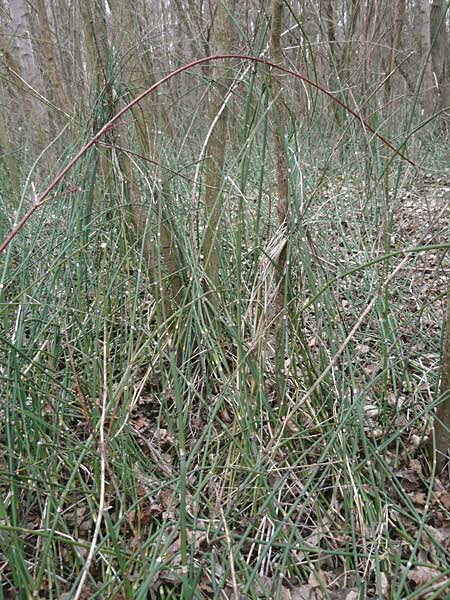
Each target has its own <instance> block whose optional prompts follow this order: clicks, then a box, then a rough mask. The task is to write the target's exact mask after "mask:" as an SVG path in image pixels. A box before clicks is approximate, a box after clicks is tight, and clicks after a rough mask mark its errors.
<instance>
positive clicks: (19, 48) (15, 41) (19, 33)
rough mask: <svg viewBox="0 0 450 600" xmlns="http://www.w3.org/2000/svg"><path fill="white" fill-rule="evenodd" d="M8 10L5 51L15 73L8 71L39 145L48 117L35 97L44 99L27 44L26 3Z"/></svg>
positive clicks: (16, 1) (15, 0)
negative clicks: (8, 24) (20, 96)
mask: <svg viewBox="0 0 450 600" xmlns="http://www.w3.org/2000/svg"><path fill="white" fill-rule="evenodd" d="M9 8H10V13H11V19H12V24H11V26H10V27H9V33H10V36H11V38H10V43H9V44H8V51H9V52H10V53H11V55H12V56H13V57H14V61H15V65H16V69H17V70H16V69H14V68H11V67H10V68H9V71H10V74H11V75H12V76H13V77H15V78H16V79H17V80H18V81H17V84H18V85H19V87H21V88H22V90H23V91H24V99H25V103H26V104H27V106H28V111H29V113H30V114H29V116H30V117H31V118H33V119H34V122H35V123H36V129H37V131H38V136H37V139H36V142H37V143H38V144H39V145H43V144H44V142H45V141H46V137H47V133H48V115H47V108H46V106H45V101H44V100H41V99H39V96H42V97H44V89H43V85H42V78H41V75H40V72H39V66H38V64H37V62H36V56H35V53H34V50H33V46H32V44H31V38H30V31H29V29H30V28H29V15H28V3H27V2H26V1H25V0H10V2H9ZM20 79H22V80H23V82H25V84H23V82H21V81H20Z"/></svg>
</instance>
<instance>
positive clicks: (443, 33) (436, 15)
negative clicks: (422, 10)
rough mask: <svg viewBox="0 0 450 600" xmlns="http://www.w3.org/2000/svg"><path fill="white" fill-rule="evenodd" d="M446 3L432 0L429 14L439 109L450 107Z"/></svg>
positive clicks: (449, 46) (449, 51) (449, 52)
mask: <svg viewBox="0 0 450 600" xmlns="http://www.w3.org/2000/svg"><path fill="white" fill-rule="evenodd" d="M447 4H448V3H447V0H433V3H432V5H431V14H430V22H431V41H433V40H435V43H434V45H433V47H432V49H431V58H432V64H433V71H434V74H435V76H436V80H437V83H438V88H439V89H438V93H439V99H438V108H439V109H443V108H447V109H448V107H450V43H449V35H448V33H447V29H446V27H445V17H444V15H445V13H446V12H447V10H448V8H447ZM443 17H444V18H443Z"/></svg>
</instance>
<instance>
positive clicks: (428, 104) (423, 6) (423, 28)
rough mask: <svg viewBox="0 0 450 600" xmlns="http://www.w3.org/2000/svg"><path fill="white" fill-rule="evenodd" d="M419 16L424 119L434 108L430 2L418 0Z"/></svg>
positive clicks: (434, 87) (434, 88) (434, 91)
mask: <svg viewBox="0 0 450 600" xmlns="http://www.w3.org/2000/svg"><path fill="white" fill-rule="evenodd" d="M418 8H419V14H420V50H421V57H422V64H423V65H424V67H423V68H424V76H423V81H422V106H423V112H424V117H425V118H427V117H430V116H431V115H432V114H433V112H434V108H435V96H436V86H435V83H434V78H433V69H432V65H431V38H430V32H431V29H430V2H429V0H419V3H418Z"/></svg>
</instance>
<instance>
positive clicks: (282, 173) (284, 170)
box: [270, 0, 289, 402]
mask: <svg viewBox="0 0 450 600" xmlns="http://www.w3.org/2000/svg"><path fill="white" fill-rule="evenodd" d="M283 6H284V0H273V4H272V28H271V36H270V56H271V59H272V61H273V62H274V63H276V64H279V65H281V64H283V52H282V50H281V42H280V40H281V25H282V16H283ZM284 78H285V75H282V74H280V73H271V76H270V85H271V90H272V97H273V104H274V108H275V112H276V123H275V126H274V151H275V157H276V165H277V183H278V202H277V213H278V223H279V226H280V229H281V231H282V235H283V238H282V240H281V244H282V245H281V251H280V252H279V255H278V258H277V259H276V278H275V281H276V285H277V292H276V297H275V319H276V334H275V335H276V343H275V347H276V350H275V354H276V363H277V364H276V367H275V369H276V377H277V382H276V383H277V385H276V388H277V394H278V400H279V402H281V400H282V397H283V396H284V388H285V376H284V362H285V360H284V359H285V351H286V348H285V346H286V342H287V320H286V318H285V317H287V315H286V298H285V295H286V289H285V288H286V285H285V284H286V259H287V235H288V231H287V229H288V215H289V179H288V161H287V155H286V143H285V133H286V130H287V125H286V112H285V109H284V104H283V83H282V82H283V80H284Z"/></svg>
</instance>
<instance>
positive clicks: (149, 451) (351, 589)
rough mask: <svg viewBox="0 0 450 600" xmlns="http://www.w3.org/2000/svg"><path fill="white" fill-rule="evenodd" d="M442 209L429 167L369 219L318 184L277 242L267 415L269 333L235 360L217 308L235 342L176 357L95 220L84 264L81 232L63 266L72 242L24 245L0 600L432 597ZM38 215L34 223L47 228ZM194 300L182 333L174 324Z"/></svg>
mask: <svg viewBox="0 0 450 600" xmlns="http://www.w3.org/2000/svg"><path fill="white" fill-rule="evenodd" d="M449 203H450V176H449V175H448V174H447V173H446V174H440V175H437V174H433V175H430V176H421V177H416V178H414V179H413V180H411V179H409V180H408V182H407V184H405V185H404V186H403V185H399V186H398V187H397V189H396V193H395V194H394V195H393V198H392V205H390V206H389V207H387V205H386V201H385V200H383V198H382V197H381V196H379V195H377V192H376V193H372V192H371V193H370V194H367V193H366V192H365V191H364V186H363V185H362V184H361V181H360V180H358V181H356V180H355V181H354V182H352V181H351V180H349V178H346V179H345V181H344V180H341V181H339V180H337V179H331V178H330V181H329V182H328V183H326V184H325V185H324V186H323V187H322V188H321V191H320V199H317V200H316V201H315V203H314V204H313V205H312V206H311V207H310V210H309V211H308V213H307V215H308V218H307V220H306V221H305V227H304V231H302V234H301V235H299V236H298V237H297V238H295V240H294V241H293V243H292V248H293V250H292V261H293V264H294V266H295V269H294V271H295V272H294V274H293V277H294V281H295V286H296V290H297V294H296V296H295V297H294V299H293V301H292V313H291V314H292V315H293V317H292V325H291V327H292V331H291V333H290V336H291V337H290V338H289V340H290V347H291V352H290V355H289V356H288V357H287V358H286V364H285V374H286V390H285V405H284V407H279V406H277V404H276V400H275V394H274V387H275V384H274V383H273V381H272V380H274V379H276V375H277V374H276V373H275V372H274V365H273V363H272V361H273V349H271V345H272V340H271V329H270V327H269V326H268V327H267V328H266V330H265V335H266V336H267V340H265V347H264V349H263V350H261V354H260V355H258V357H259V358H258V360H260V361H261V362H260V364H259V365H258V368H256V367H255V365H254V364H252V363H251V362H249V361H248V360H247V358H246V357H247V356H248V355H250V351H249V350H248V349H249V348H251V347H252V343H253V340H252V329H251V327H252V322H251V318H250V316H251V314H252V313H251V312H245V310H243V311H242V314H243V315H244V316H242V317H239V313H237V314H238V316H237V317H235V318H242V331H243V332H244V333H243V334H242V335H241V337H239V335H238V334H237V333H236V332H235V331H234V330H233V328H232V326H230V327H229V329H225V330H224V331H222V332H221V334H220V337H219V336H218V334H217V333H216V332H215V331H212V330H209V329H208V328H209V325H208V323H201V325H200V329H201V330H202V334H201V336H200V335H198V334H197V339H201V340H202V342H201V343H202V344H204V346H203V348H202V347H201V346H200V345H199V346H198V347H197V348H195V347H194V351H193V352H192V353H191V354H189V352H191V351H192V348H191V349H187V346H186V347H185V350H184V352H185V354H184V363H182V366H181V367H180V365H179V364H178V365H177V363H176V360H175V359H174V356H173V352H172V351H171V348H170V345H167V343H164V344H161V343H160V342H159V341H158V338H157V336H156V334H155V333H154V331H155V329H157V328H156V325H155V319H154V315H153V313H152V311H153V304H152V302H151V301H150V300H149V299H148V293H147V292H146V290H148V285H149V282H148V280H146V279H145V278H144V277H143V280H142V282H141V283H140V285H141V286H142V287H141V290H142V292H139V293H138V292H135V288H137V284H136V273H138V276H140V271H139V270H138V267H136V264H139V261H138V260H137V261H136V263H133V264H132V267H129V266H128V264H127V263H126V262H120V256H127V254H126V253H127V252H128V253H129V252H130V250H129V248H126V251H123V253H122V254H121V255H119V254H115V246H114V243H115V242H114V240H113V241H110V239H109V238H108V237H107V235H111V233H110V230H111V223H110V222H108V221H106V222H105V224H104V228H103V225H102V224H101V223H100V222H99V221H96V227H97V229H96V233H95V234H96V235H98V237H97V238H96V239H95V241H94V242H92V240H90V242H89V243H90V245H89V249H91V248H92V247H95V248H96V252H95V253H92V252H90V253H89V256H88V257H87V258H83V257H85V254H86V252H85V250H86V243H85V241H83V230H82V229H81V230H79V231H78V233H77V234H76V235H75V234H74V235H73V240H75V241H69V242H67V247H66V249H65V252H66V254H65V257H64V259H63V260H62V261H60V262H58V261H59V258H58V255H57V253H56V258H55V254H54V252H55V251H54V249H55V248H58V247H59V244H60V243H61V239H63V238H64V236H66V235H67V236H68V239H69V238H70V236H71V235H72V234H71V233H70V234H69V233H66V230H65V229H62V230H61V233H60V235H61V237H57V235H56V234H55V236H56V237H55V238H54V240H53V242H51V243H49V245H48V246H47V247H46V248H44V247H43V248H39V247H34V246H33V244H34V243H35V241H34V240H35V239H37V238H38V235H36V234H33V233H32V232H31V233H30V234H27V235H26V236H25V237H24V242H23V244H24V245H23V247H21V248H19V250H17V253H16V254H14V255H13V258H12V262H11V263H9V264H8V269H9V271H8V273H9V274H8V277H7V278H6V281H8V282H13V284H12V283H8V285H10V286H11V290H12V291H8V290H7V293H8V294H9V296H8V307H9V308H8V310H10V319H9V329H8V331H6V335H4V339H3V340H2V352H4V353H3V355H2V366H1V369H2V386H3V388H4V389H3V392H2V396H3V398H4V406H3V412H2V417H3V418H2V424H1V426H0V427H1V433H0V461H1V480H0V485H1V491H2V501H1V503H0V551H1V552H0V581H1V590H0V591H1V593H2V595H3V597H5V598H31V597H35V598H61V599H65V600H67V599H68V598H74V597H77V598H85V599H87V598H108V599H109V598H111V599H114V598H116V599H122V598H127V599H128V598H139V599H141V600H142V599H144V598H147V597H148V598H165V599H169V598H199V599H201V598H224V599H225V598H227V599H229V600H231V599H232V598H234V599H235V600H237V598H240V599H241V598H242V599H244V598H245V599H247V598H252V599H253V598H267V599H272V598H274V599H277V598H278V599H279V600H289V599H291V600H325V599H330V600H356V599H358V598H361V599H362V598H367V599H378V600H382V599H385V598H392V599H393V600H394V599H395V600H400V598H401V599H405V600H420V599H423V600H432V599H433V598H434V599H439V598H450V564H449V560H448V558H449V549H450V487H449V473H448V470H446V471H444V473H442V475H439V476H437V475H436V474H434V473H433V470H432V466H431V463H430V461H429V457H428V456H427V454H426V452H425V450H424V445H425V440H426V439H427V438H428V436H430V434H431V429H432V418H431V411H432V405H433V402H435V401H436V400H437V383H438V377H439V362H440V346H441V331H442V321H443V312H444V305H445V300H446V292H447V290H448V282H449V276H450V263H449V260H448V249H447V247H446V244H447V245H448V234H449V219H450V213H449ZM52 211H53V212H54V209H52ZM63 211H64V208H62V209H61V213H60V214H61V215H63V214H64V212H63ZM53 212H48V213H46V214H47V217H48V219H49V222H48V223H49V224H48V227H50V226H51V227H53V228H55V227H56V226H57V224H58V223H59V222H61V223H65V221H64V220H63V219H62V217H60V216H58V214H56V216H55V215H54V214H53ZM386 215H390V216H389V218H386ZM47 217H46V218H47ZM59 219H60V220H59ZM45 223H46V222H45V219H44V218H43V219H42V221H41V224H40V226H41V227H47V225H46V224H45ZM374 223H377V224H378V225H379V226H378V227H374ZM55 224H56V225H55ZM67 231H71V230H70V229H68V230H67ZM58 235H59V234H58ZM70 239H72V238H70ZM104 240H106V242H105V241H104ZM106 243H107V244H108V248H110V249H111V251H110V252H103V251H102V248H103V246H102V244H106ZM71 244H72V245H71ZM76 244H78V246H77V245H76ZM83 244H85V245H84V246H83ZM109 244H111V246H109ZM50 247H51V249H50V250H49V248H50ZM30 248H31V250H32V251H33V252H34V253H35V255H36V257H33V256H32V253H31V251H30ZM21 251H22V252H23V256H21V254H20V252H21ZM77 253H78V254H77ZM83 253H84V254H83ZM250 255H251V253H250V252H249V253H248V255H246V256H247V257H250ZM387 255H389V256H390V258H389V260H387V259H386V258H383V257H386V256H387ZM25 256H26V259H25V258H23V257H25ZM42 256H45V257H46V266H45V267H42V271H40V270H39V269H40V268H41V267H36V264H38V263H39V260H40V258H39V257H42ZM405 256H408V257H409V260H408V261H407V262H405V265H404V266H403V267H402V269H401V270H400V271H399V273H398V275H397V276H396V278H395V280H393V281H390V282H389V285H388V286H387V287H386V288H384V287H383V283H382V282H383V281H385V280H386V278H387V277H388V276H389V273H391V272H392V270H393V269H394V268H395V267H396V266H397V265H398V264H399V263H400V260H402V259H403V258H404V257H405ZM80 257H81V258H80ZM377 258H380V260H379V262H377V261H376V259H377ZM82 260H86V265H85V270H84V271H82V270H79V271H78V270H77V269H81V268H82V267H83V263H82ZM246 260H247V258H246ZM248 260H249V261H250V258H248ZM89 261H92V263H91V262H89ZM39 264H40V263H39ZM33 265H34V267H33ZM80 265H81V267H80ZM99 265H100V266H99ZM360 265H365V266H364V267H361V268H359V266H360ZM244 266H245V263H244ZM249 272H250V271H249ZM49 273H51V276H50V275H49ZM80 274H82V276H81V275H80ZM336 275H339V276H338V277H336ZM52 277H54V279H52ZM43 281H45V282H46V283H45V285H44V283H43ZM67 281H69V282H70V283H69V284H68V283H67ZM49 282H50V283H49ZM61 282H64V284H62V283H61ZM64 286H66V287H64ZM68 286H69V287H68ZM246 286H247V283H246V281H245V280H244V279H243V283H242V290H243V295H244V296H245V298H244V300H243V302H244V301H245V302H246V301H248V302H250V300H249V298H251V297H252V293H251V290H252V289H255V284H253V287H252V288H251V286H250V287H249V288H248V289H247V287H246ZM321 286H325V287H326V290H325V287H324V290H325V291H324V292H323V293H321V295H320V296H319V297H315V294H316V292H317V290H319V289H321ZM327 286H328V287H327ZM127 290H128V291H127ZM380 290H381V291H380ZM231 292H233V293H234V292H235V290H234V288H231V287H230V294H231ZM244 292H245V293H244ZM247 292H248V293H247ZM374 294H377V295H378V296H379V301H377V303H376V304H375V305H374V309H373V311H371V312H370V313H369V314H368V315H367V316H366V318H364V319H361V323H360V324H359V327H358V328H357V329H356V330H355V332H354V334H353V335H352V336H350V337H349V332H350V331H351V329H352V327H353V326H354V324H355V323H358V320H359V319H360V317H361V314H362V312H363V310H364V308H365V307H366V306H367V305H368V303H369V302H370V300H371V299H372V298H373V297H374ZM297 296H298V297H297ZM83 302H86V305H83ZM191 305H192V307H194V308H192V311H191V307H188V308H187V309H186V311H185V312H184V313H183V315H182V319H180V323H179V325H180V327H181V326H182V324H184V323H186V324H189V327H192V329H193V330H194V329H195V327H196V322H195V321H193V319H194V318H198V319H199V320H201V318H200V317H198V316H197V317H194V312H195V311H199V310H200V308H199V306H201V305H200V303H198V304H196V303H195V302H194V301H192V303H191ZM227 310H228V309H227ZM229 310H230V314H232V315H234V313H232V310H234V309H232V308H230V309H229ZM190 311H191V312H190ZM195 314H197V313H195ZM199 314H200V313H199ZM249 315H250V316H249ZM296 315H301V318H297V316H296ZM246 318H248V321H246V320H245V319H246ZM192 323H194V324H193V325H191V324H192ZM60 325H61V327H60ZM343 343H345V344H346V345H345V348H344V350H343V351H342V352H341V354H340V356H339V359H338V360H335V359H334V357H335V356H336V352H337V351H338V349H339V348H340V347H341V345H342V344H343ZM194 346H195V345H194ZM239 357H240V358H239ZM242 357H244V358H242ZM328 365H331V366H332V368H330V370H329V376H328V377H327V378H325V379H324V381H323V385H322V386H321V387H320V388H319V390H318V391H317V393H315V394H312V395H311V396H309V397H308V389H309V388H310V387H311V385H312V384H313V383H314V381H315V379H316V378H317V376H318V375H319V374H320V373H321V372H323V370H324V369H326V368H327V367H328ZM258 369H259V370H258ZM295 408H296V410H293V409H295ZM292 412H293V414H292V415H291V413H292ZM286 415H289V418H288V419H287V418H286ZM101 436H103V437H104V438H105V439H106V442H104V445H103V446H102V445H101V444H100V443H99V439H100V438H101ZM102 448H103V449H104V450H102ZM84 574H85V575H86V579H85V580H83V576H84ZM77 594H78V595H77Z"/></svg>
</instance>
